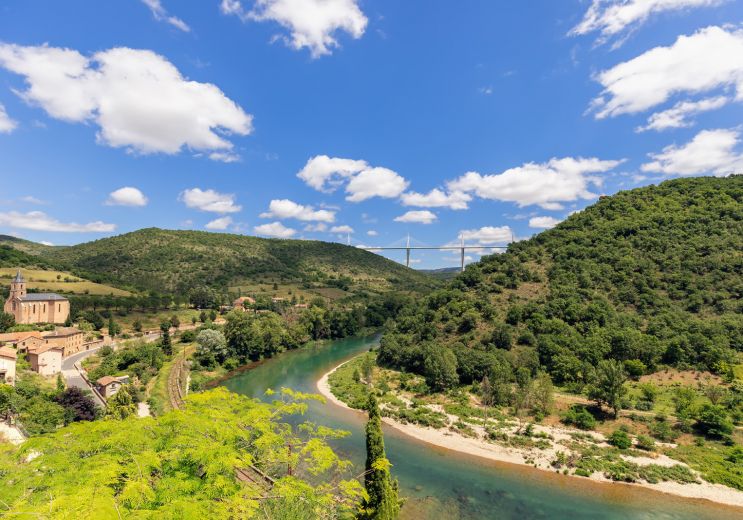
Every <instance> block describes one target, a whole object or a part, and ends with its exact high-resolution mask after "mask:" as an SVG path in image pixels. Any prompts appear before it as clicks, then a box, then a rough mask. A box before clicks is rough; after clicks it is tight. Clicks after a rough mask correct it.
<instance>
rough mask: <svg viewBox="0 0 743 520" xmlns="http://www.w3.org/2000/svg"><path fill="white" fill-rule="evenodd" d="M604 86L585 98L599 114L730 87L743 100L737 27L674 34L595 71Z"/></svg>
mask: <svg viewBox="0 0 743 520" xmlns="http://www.w3.org/2000/svg"><path fill="white" fill-rule="evenodd" d="M596 79H597V81H598V82H599V83H601V85H602V86H603V87H604V90H603V92H602V93H601V95H600V96H599V97H597V98H596V99H594V100H593V102H592V103H591V110H594V111H595V112H596V117H597V118H599V119H601V118H605V117H610V116H617V115H620V114H633V113H637V112H642V111H645V110H648V109H650V108H653V107H655V106H657V105H660V104H661V103H664V102H666V101H667V100H668V99H669V98H670V97H671V96H673V95H677V94H687V95H689V94H700V93H703V92H708V91H711V90H716V89H721V88H726V87H730V88H734V89H735V90H736V93H737V99H738V100H743V31H741V30H738V31H733V30H725V29H723V28H721V27H714V26H713V27H707V28H704V29H700V30H699V31H697V32H696V33H694V34H692V35H690V36H685V35H682V36H679V37H678V38H677V39H676V42H675V43H674V44H673V45H671V46H670V47H655V48H653V49H650V50H649V51H647V52H645V53H643V54H641V55H640V56H637V57H636V58H633V59H631V60H629V61H625V62H623V63H620V64H618V65H616V66H614V67H612V68H611V69H608V70H605V71H603V72H601V73H600V74H598V75H597V76H596Z"/></svg>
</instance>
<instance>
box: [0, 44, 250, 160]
mask: <svg viewBox="0 0 743 520" xmlns="http://www.w3.org/2000/svg"><path fill="white" fill-rule="evenodd" d="M0 66H1V67H4V68H6V69H8V70H10V71H12V72H14V73H16V74H20V75H22V76H24V77H25V79H26V83H27V85H28V88H27V89H26V90H24V91H21V92H18V94H19V95H20V96H21V97H22V98H23V99H24V100H25V101H26V102H28V103H30V104H33V105H38V106H40V107H41V108H43V109H44V110H45V111H46V112H47V114H48V115H49V116H50V117H53V118H55V119H60V120H62V121H67V122H70V123H90V122H92V123H95V124H97V125H98V126H99V130H98V133H97V136H96V137H97V141H98V142H99V143H102V144H105V145H108V146H112V147H114V148H126V149H127V150H128V151H131V152H135V153H142V154H149V153H156V152H161V153H167V154H176V153H178V152H179V151H181V149H182V148H183V147H187V148H190V149H193V150H200V151H221V152H229V151H230V150H231V149H232V148H233V144H232V142H230V141H229V140H227V138H226V136H227V135H231V134H237V135H247V134H249V133H250V132H251V131H252V116H250V115H249V114H246V113H245V112H244V111H243V109H242V108H240V107H239V106H238V105H237V104H236V103H235V102H234V101H232V100H230V99H229V98H227V97H226V96H225V95H224V93H223V92H222V91H221V90H219V88H217V87H216V86H215V85H212V84H210V83H199V82H197V81H191V80H188V79H186V78H184V77H183V76H182V75H181V73H180V72H179V71H178V69H176V67H175V66H174V65H173V64H172V63H170V62H169V61H168V60H166V59H165V58H164V57H162V56H160V55H158V54H155V53H154V52H152V51H149V50H135V49H129V48H126V47H118V48H114V49H109V50H107V51H102V52H98V53H96V54H94V55H93V56H92V57H91V58H88V57H86V56H83V55H82V54H80V53H79V52H77V51H76V50H73V49H62V48H57V47H48V46H45V45H44V46H38V47H23V46H19V45H9V44H0Z"/></svg>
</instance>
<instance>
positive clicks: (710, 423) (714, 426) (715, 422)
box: [697, 403, 733, 438]
mask: <svg viewBox="0 0 743 520" xmlns="http://www.w3.org/2000/svg"><path fill="white" fill-rule="evenodd" d="M697 428H699V430H700V431H701V432H702V433H704V434H705V435H707V436H709V437H718V438H719V437H727V436H728V435H730V434H731V433H733V423H732V421H731V420H730V418H729V417H728V414H727V411H726V410H725V408H724V407H722V406H720V405H715V404H709V403H707V404H704V405H702V407H701V409H700V410H699V415H698V416H697Z"/></svg>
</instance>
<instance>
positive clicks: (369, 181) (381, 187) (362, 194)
mask: <svg viewBox="0 0 743 520" xmlns="http://www.w3.org/2000/svg"><path fill="white" fill-rule="evenodd" d="M409 184H410V183H409V182H408V181H406V180H405V179H404V178H403V177H401V176H400V175H398V174H397V173H396V172H394V171H392V170H390V169H388V168H382V167H379V166H378V167H375V168H369V169H368V170H364V171H362V172H361V173H359V174H358V175H355V176H354V177H352V178H351V180H350V181H349V182H348V184H347V185H346V193H347V194H348V196H347V197H346V200H347V201H349V202H361V201H363V200H366V199H370V198H372V197H382V198H386V199H390V198H394V197H397V196H399V195H400V194H401V193H402V192H403V191H405V189H406V188H407V187H408V185H409Z"/></svg>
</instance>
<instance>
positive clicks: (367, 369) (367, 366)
mask: <svg viewBox="0 0 743 520" xmlns="http://www.w3.org/2000/svg"><path fill="white" fill-rule="evenodd" d="M373 370H374V361H373V360H372V357H371V356H370V355H368V354H367V355H366V356H364V359H363V360H362V361H361V375H363V376H364V381H366V383H367V384H369V383H371V377H372V371H373Z"/></svg>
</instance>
